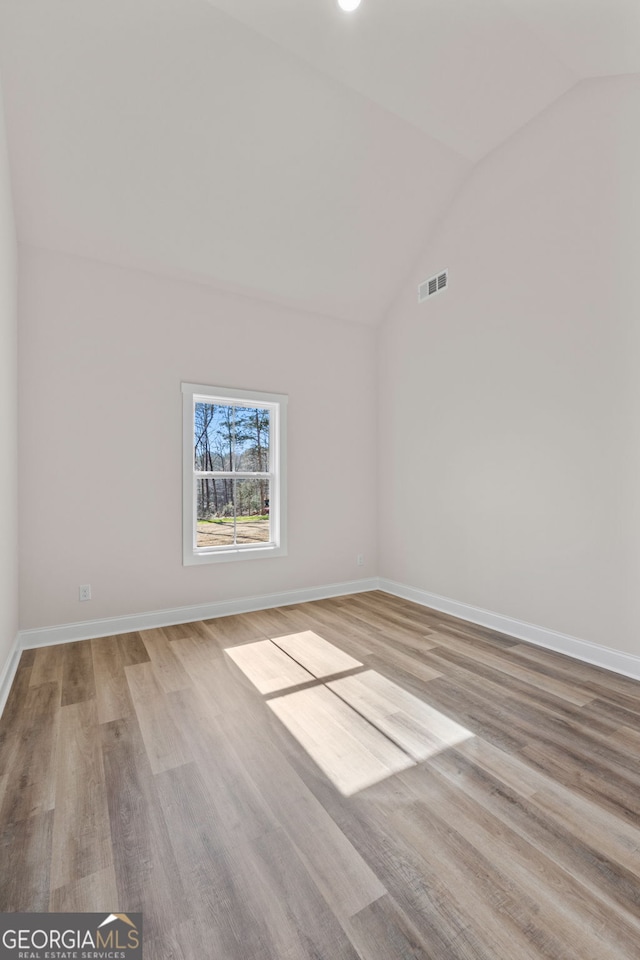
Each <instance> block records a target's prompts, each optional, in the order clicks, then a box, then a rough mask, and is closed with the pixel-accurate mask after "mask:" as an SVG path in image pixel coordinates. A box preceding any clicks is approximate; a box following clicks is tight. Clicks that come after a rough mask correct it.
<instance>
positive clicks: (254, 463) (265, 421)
mask: <svg viewBox="0 0 640 960" xmlns="http://www.w3.org/2000/svg"><path fill="white" fill-rule="evenodd" d="M235 417H236V467H235V468H236V470H241V471H242V470H247V471H251V472H255V473H258V472H259V473H263V472H264V473H267V472H268V470H269V434H270V427H271V411H270V410H265V408H264V407H236V408H235Z"/></svg>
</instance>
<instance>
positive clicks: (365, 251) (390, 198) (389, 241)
mask: <svg viewBox="0 0 640 960" xmlns="http://www.w3.org/2000/svg"><path fill="white" fill-rule="evenodd" d="M0 72H1V76H2V81H3V87H4V98H5V111H6V116H7V128H8V136H9V145H10V153H11V164H12V177H13V184H14V193H15V205H16V213H17V221H18V232H19V238H20V240H21V241H22V242H24V243H30V244H34V245H37V246H44V247H49V248H53V249H57V250H62V251H66V252H70V253H76V254H79V255H82V256H88V257H95V258H98V259H101V260H106V261H109V262H114V263H120V264H124V265H130V266H134V267H141V268H145V269H151V270H157V271H162V272H168V273H170V274H173V275H178V276H185V277H189V278H193V279H196V280H202V281H205V282H209V283H212V284H215V285H217V286H219V287H222V288H224V289H231V290H238V291H242V292H247V293H250V294H252V295H256V296H260V297H265V298H267V299H270V300H275V301H278V302H283V303H285V304H288V305H291V306H295V307H298V308H303V309H305V310H309V311H313V312H316V313H322V314H327V315H330V316H333V317H337V318H341V319H345V320H355V321H359V322H365V323H376V322H378V321H379V320H380V318H381V317H382V316H383V315H384V313H385V311H386V309H387V308H388V305H389V303H390V301H391V300H392V298H393V296H394V294H395V293H396V292H397V290H398V288H399V286H400V285H401V284H402V282H403V280H404V279H405V277H406V275H407V274H408V272H409V271H410V269H411V267H412V265H413V263H414V262H415V260H416V257H417V256H418V254H419V252H420V250H421V249H422V248H423V246H424V244H425V242H426V240H427V239H428V236H429V234H430V231H431V230H432V229H433V227H434V224H435V223H436V222H437V220H438V218H439V217H440V216H441V215H442V213H443V211H444V209H445V208H446V205H447V203H448V202H449V201H450V199H451V197H452V195H453V193H454V192H455V190H456V189H457V187H458V186H459V185H460V183H461V182H462V180H463V179H464V178H465V177H466V176H467V175H468V173H469V171H470V170H471V168H472V166H473V165H474V164H475V163H476V162H478V161H479V160H480V159H481V158H482V157H483V156H485V155H486V154H487V153H488V152H489V151H491V150H492V149H494V148H495V147H496V146H497V145H498V144H500V143H501V142H502V141H504V140H505V139H506V138H508V137H509V136H511V135H512V134H513V133H514V132H515V131H516V130H518V129H519V128H520V127H521V126H523V125H524V124H525V123H526V122H527V121H528V120H530V119H531V118H532V117H533V116H535V115H536V114H537V113H539V112H540V111H541V110H544V109H545V108H546V107H547V106H548V105H549V104H550V103H552V102H553V101H554V100H556V99H557V98H558V97H560V96H562V94H564V93H565V92H566V91H567V90H568V89H569V88H571V87H572V86H573V85H574V84H575V83H576V82H578V81H579V80H581V79H583V78H586V77H591V76H601V75H610V74H620V73H632V72H640V4H639V3H638V2H637V0H362V5H361V7H360V9H359V10H358V11H357V12H356V13H353V14H350V15H345V14H343V13H342V12H341V11H339V10H338V8H337V5H336V2H335V0H0ZM439 266H441V265H439V264H435V265H434V269H437V268H438V267H439Z"/></svg>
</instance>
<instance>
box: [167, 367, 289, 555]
mask: <svg viewBox="0 0 640 960" xmlns="http://www.w3.org/2000/svg"><path fill="white" fill-rule="evenodd" d="M287 400H288V397H287V396H286V395H285V394H280V393H262V392H259V391H256V390H239V389H234V388H229V387H213V386H210V385H206V384H202V383H183V384H182V444H183V455H182V469H183V473H182V562H183V564H184V566H191V565H193V564H201V563H220V562H225V561H226V562H229V561H232V560H256V559H260V558H261V559H265V558H267V557H282V556H286V553H287V522H286V521H287V510H286V505H287V474H286V444H287ZM196 403H222V404H228V405H235V406H240V407H252V406H259V407H266V408H268V409H269V411H270V413H271V418H270V429H269V473H268V479H269V483H270V488H269V523H270V531H271V540H270V541H269V543H260V544H257V543H256V544H252V543H251V544H249V543H247V544H234V545H233V546H229V547H227V546H222V547H198V546H197V539H196V538H197V496H196V477H197V475H196V470H195V466H194V461H193V425H194V416H195V405H196ZM215 473H216V471H213V474H215ZM218 473H219V471H218ZM198 475H199V476H202V473H200V474H198ZM241 476H242V475H241Z"/></svg>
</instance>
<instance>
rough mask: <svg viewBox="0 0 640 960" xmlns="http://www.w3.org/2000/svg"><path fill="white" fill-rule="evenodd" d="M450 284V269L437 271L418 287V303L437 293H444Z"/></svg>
mask: <svg viewBox="0 0 640 960" xmlns="http://www.w3.org/2000/svg"><path fill="white" fill-rule="evenodd" d="M448 286H449V271H448V270H443V271H442V272H441V273H436V275H435V276H434V277H429V279H428V280H423V282H422V283H421V284H420V286H419V287H418V303H422V302H423V301H424V300H428V299H429V297H433V296H435V294H436V293H442V291H443V290H446V289H447V287H448Z"/></svg>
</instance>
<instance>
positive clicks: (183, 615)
mask: <svg viewBox="0 0 640 960" xmlns="http://www.w3.org/2000/svg"><path fill="white" fill-rule="evenodd" d="M377 588H378V579H377V578H376V577H371V578H369V579H367V580H350V581H347V582H345V583H330V584H327V585H325V586H322V587H306V588H303V589H301V590H287V591H285V592H283V593H268V594H264V595H263V596H259V597H245V598H242V599H237V600H214V601H213V602H212V603H199V604H196V605H195V606H190V607H173V608H171V609H169V610H154V611H152V612H150V613H133V614H130V615H129V616H124V617H109V618H107V619H104V620H85V621H82V622H80V623H63V624H61V625H60V626H56V627H38V628H36V629H34V630H21V631H20V633H19V641H20V649H21V650H27V649H30V648H33V647H48V646H50V645H52V644H55V643H69V642H70V641H73V640H93V639H95V638H96V637H110V636H113V635H114V634H119V633H133V632H134V631H136V630H151V629H153V628H154V627H170V626H172V625H174V624H176V623H192V622H193V621H195V620H210V619H211V618H213V617H228V616H231V615H233V614H236V613H251V611H253V610H268V609H269V608H270V607H287V606H290V605H291V604H293V603H305V602H307V601H309V600H326V599H328V598H329V597H342V596H345V595H346V594H349V593H365V592H368V591H369V590H377Z"/></svg>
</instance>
